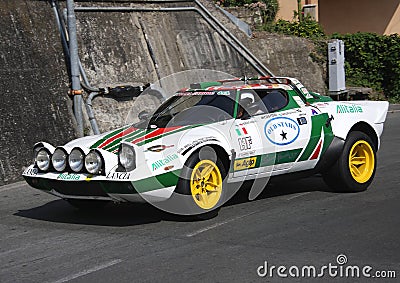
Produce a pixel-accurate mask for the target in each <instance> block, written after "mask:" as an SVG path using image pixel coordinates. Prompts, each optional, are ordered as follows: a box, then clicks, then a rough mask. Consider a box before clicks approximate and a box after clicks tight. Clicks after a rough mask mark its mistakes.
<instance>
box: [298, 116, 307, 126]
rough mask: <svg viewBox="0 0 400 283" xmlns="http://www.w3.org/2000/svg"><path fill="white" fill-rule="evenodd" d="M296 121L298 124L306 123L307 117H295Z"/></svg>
mask: <svg viewBox="0 0 400 283" xmlns="http://www.w3.org/2000/svg"><path fill="white" fill-rule="evenodd" d="M297 122H298V123H299V125H305V124H307V119H306V117H300V118H297Z"/></svg>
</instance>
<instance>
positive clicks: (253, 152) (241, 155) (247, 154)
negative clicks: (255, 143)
mask: <svg viewBox="0 0 400 283" xmlns="http://www.w3.org/2000/svg"><path fill="white" fill-rule="evenodd" d="M255 153H256V151H255V150H250V151H246V152H240V153H239V154H238V157H244V156H250V155H254V154H255Z"/></svg>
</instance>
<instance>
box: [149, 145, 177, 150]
mask: <svg viewBox="0 0 400 283" xmlns="http://www.w3.org/2000/svg"><path fill="white" fill-rule="evenodd" d="M171 147H174V145H173V144H172V145H163V144H160V145H154V146H151V147H149V148H148V149H146V150H145V151H153V152H160V151H163V150H165V149H167V148H171Z"/></svg>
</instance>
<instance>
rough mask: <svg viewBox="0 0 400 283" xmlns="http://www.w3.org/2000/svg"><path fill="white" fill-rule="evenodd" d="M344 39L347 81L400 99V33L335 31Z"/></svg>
mask: <svg viewBox="0 0 400 283" xmlns="http://www.w3.org/2000/svg"><path fill="white" fill-rule="evenodd" d="M332 38H337V39H341V40H343V41H344V43H345V57H346V61H345V69H346V79H347V83H348V84H349V85H350V84H351V85H354V86H364V87H372V88H373V89H375V90H377V91H383V92H384V94H385V96H386V97H387V98H390V99H392V100H397V101H398V100H399V99H400V36H399V35H397V34H395V35H389V36H387V35H377V34H374V33H355V34H345V35H341V34H333V35H332Z"/></svg>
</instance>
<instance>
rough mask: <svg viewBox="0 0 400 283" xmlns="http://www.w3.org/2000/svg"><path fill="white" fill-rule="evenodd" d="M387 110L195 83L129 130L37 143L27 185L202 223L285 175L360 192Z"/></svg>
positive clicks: (264, 81) (297, 88)
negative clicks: (231, 200)
mask: <svg viewBox="0 0 400 283" xmlns="http://www.w3.org/2000/svg"><path fill="white" fill-rule="evenodd" d="M387 110H388V102H375V101H351V102H350V101H333V100H332V99H331V98H330V97H327V96H322V95H319V94H317V93H313V92H310V91H308V90H307V89H306V88H305V87H304V86H303V85H302V84H301V83H300V82H299V81H298V80H297V79H293V78H286V77H255V78H236V79H227V80H221V81H216V82H205V83H194V84H191V85H190V88H184V89H181V90H179V91H178V92H176V93H175V94H174V95H172V96H171V97H170V98H169V99H167V100H166V101H165V102H164V103H162V104H161V106H160V107H159V108H158V109H157V110H156V111H155V112H154V113H152V114H149V113H144V112H142V113H139V119H140V120H139V122H138V123H135V124H133V125H127V126H125V127H122V128H119V129H116V130H114V131H111V132H107V133H104V134H100V135H96V136H88V137H83V138H79V139H76V140H73V141H71V142H69V143H67V144H65V145H62V146H54V145H51V144H49V143H47V142H44V141H43V142H39V143H37V144H35V145H34V148H33V153H34V162H33V164H31V165H30V166H29V167H28V168H27V169H25V170H24V172H23V177H24V178H25V180H26V181H27V182H28V184H29V185H30V186H32V187H34V188H36V189H39V190H41V191H44V192H46V193H50V194H52V195H55V196H58V197H60V198H62V199H65V200H66V201H68V202H69V203H70V204H72V205H73V206H75V207H78V208H81V209H85V208H89V207H97V206H102V205H104V204H106V203H107V202H109V201H114V202H136V201H140V200H141V201H143V200H145V201H148V202H150V203H152V204H157V203H168V202H172V203H173V205H172V206H169V208H170V209H169V210H170V211H172V212H173V213H177V214H190V213H193V214H199V215H201V214H206V213H208V212H211V211H217V210H218V208H219V207H220V206H221V205H222V204H223V203H224V202H226V200H227V198H228V196H231V195H233V191H232V190H235V189H232V190H231V188H232V187H235V186H234V184H240V183H241V182H243V181H246V180H255V179H259V178H260V180H263V178H264V179H266V178H269V177H272V178H274V177H275V176H278V175H284V174H298V175H299V176H300V175H302V176H309V175H312V174H321V175H322V177H323V180H324V181H325V182H326V184H327V185H328V186H329V187H331V188H332V189H333V190H336V191H343V192H361V191H364V190H366V189H367V188H368V187H369V186H370V184H371V182H372V180H373V178H374V174H375V171H376V168H377V166H376V164H377V158H376V153H377V150H378V149H379V147H380V137H381V134H382V132H383V127H384V122H385V119H386V114H387ZM299 173H300V174H299ZM258 183H260V182H258ZM236 187H239V186H236ZM173 200H175V202H174V201H173ZM176 200H178V201H176ZM183 208H184V209H183ZM188 208H189V209H188Z"/></svg>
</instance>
